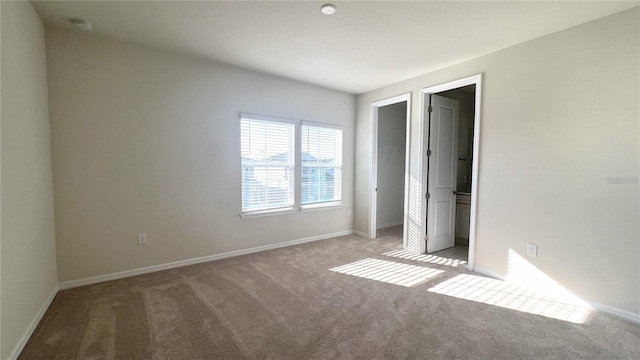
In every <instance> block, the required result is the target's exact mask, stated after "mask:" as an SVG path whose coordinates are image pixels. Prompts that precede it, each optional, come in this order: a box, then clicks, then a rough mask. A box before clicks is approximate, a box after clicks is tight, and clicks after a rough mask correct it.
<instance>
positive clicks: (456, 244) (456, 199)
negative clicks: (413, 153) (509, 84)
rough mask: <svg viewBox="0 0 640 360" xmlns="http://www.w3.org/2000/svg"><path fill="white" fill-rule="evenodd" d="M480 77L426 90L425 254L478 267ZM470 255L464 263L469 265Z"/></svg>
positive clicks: (423, 248) (423, 154)
mask: <svg viewBox="0 0 640 360" xmlns="http://www.w3.org/2000/svg"><path fill="white" fill-rule="evenodd" d="M481 81H482V76H481V75H474V76H470V77H467V78H463V79H459V80H455V81H451V82H448V83H445V84H441V85H436V86H433V87H430V88H426V89H423V90H422V107H423V110H422V122H423V124H425V125H426V126H424V128H423V130H422V131H423V132H422V133H421V139H422V140H423V141H422V144H423V145H422V149H421V152H420V154H421V164H423V167H422V171H423V173H422V188H423V189H426V192H425V193H426V194H425V200H424V201H422V211H421V213H422V214H425V215H426V216H425V218H424V220H425V221H424V222H423V228H422V234H423V236H424V239H425V240H426V242H422V243H421V244H420V245H421V249H420V250H421V252H422V253H429V254H434V255H437V256H442V257H447V258H454V259H457V260H467V265H468V268H469V270H473V267H474V262H475V235H476V231H475V230H476V218H477V199H478V195H477V194H478V181H477V178H478V170H479V166H478V160H479V159H478V157H479V156H478V155H479V149H480V134H479V132H480V113H481V111H480V99H481V90H482V85H481ZM465 255H466V259H465Z"/></svg>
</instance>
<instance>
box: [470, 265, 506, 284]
mask: <svg viewBox="0 0 640 360" xmlns="http://www.w3.org/2000/svg"><path fill="white" fill-rule="evenodd" d="M473 271H475V272H477V273H480V274H482V275H487V276H489V277H492V278H494V279H498V280H502V281H504V279H505V276H503V275H500V274H498V273H495V272H493V271H491V270H489V269H485V268H481V267H479V266H474V267H473Z"/></svg>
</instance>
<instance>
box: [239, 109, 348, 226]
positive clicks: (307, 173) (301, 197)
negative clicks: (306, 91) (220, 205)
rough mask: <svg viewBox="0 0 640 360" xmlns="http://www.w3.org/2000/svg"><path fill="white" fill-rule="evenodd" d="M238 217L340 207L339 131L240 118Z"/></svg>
mask: <svg viewBox="0 0 640 360" xmlns="http://www.w3.org/2000/svg"><path fill="white" fill-rule="evenodd" d="M240 143H241V156H242V157H241V158H242V214H241V215H242V216H243V217H244V216H248V217H250V216H259V215H264V214H280V213H283V212H293V211H298V209H301V210H305V209H309V210H312V209H326V208H329V207H333V206H340V205H341V203H340V202H341V200H342V129H341V127H339V126H335V125H328V124H319V123H310V122H301V121H297V120H290V119H281V118H275V117H268V116H260V115H251V114H241V116H240Z"/></svg>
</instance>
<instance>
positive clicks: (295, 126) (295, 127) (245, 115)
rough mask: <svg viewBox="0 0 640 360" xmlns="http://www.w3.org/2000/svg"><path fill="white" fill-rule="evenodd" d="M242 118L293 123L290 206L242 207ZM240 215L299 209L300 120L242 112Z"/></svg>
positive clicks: (270, 213) (280, 212) (282, 212)
mask: <svg viewBox="0 0 640 360" xmlns="http://www.w3.org/2000/svg"><path fill="white" fill-rule="evenodd" d="M242 120H249V121H251V120H255V121H264V122H272V123H281V124H288V125H293V147H292V148H293V157H294V161H293V169H292V174H293V182H292V186H293V189H292V191H293V204H292V205H290V206H287V205H285V206H278V207H270V208H261V209H256V210H251V209H249V210H244V209H243V208H242V201H243V195H244V194H243V188H244V166H243V163H242ZM239 124H240V217H242V218H250V217H256V216H269V215H278V214H291V213H295V212H297V211H298V209H297V207H296V188H297V184H296V168H297V166H298V159H297V157H296V153H297V151H296V146H297V143H298V139H297V137H298V136H297V132H298V127H299V124H298V121H296V120H294V119H288V118H280V117H275V116H265V115H257V114H250V113H240V121H239Z"/></svg>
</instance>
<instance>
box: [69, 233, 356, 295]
mask: <svg viewBox="0 0 640 360" xmlns="http://www.w3.org/2000/svg"><path fill="white" fill-rule="evenodd" d="M353 233H354V232H353V231H351V230H346V231H340V232H335V233H331V234H324V235H317V236H311V237H307V238H302V239H297V240H291V241H285V242H281V243H277V244H271V245H264V246H257V247H253V248H249V249H242V250H235V251H229V252H226V253H222V254H215V255H209V256H203V257H198V258H193V259H187V260H180V261H174V262H170V263H166V264H159V265H152V266H147V267H143V268H138V269H133V270H126V271H120V272H116V273H111V274H105V275H98V276H92V277H88V278H84V279H78V280H70V281H65V282H61V283H60V284H59V285H58V286H59V288H60V290H65V289H71V288H75V287H79V286H85V285H91V284H97V283H101V282H105V281H111V280H117V279H122V278H127V277H131V276H137V275H142V274H148V273H151V272H156V271H161V270H168V269H174V268H179V267H183V266H189V265H195V264H200V263H204V262H209V261H214V260H220V259H226V258H230V257H234V256H241V255H247V254H252V253H256V252H260V251H267V250H273V249H279V248H283V247H287V246H292V245H299V244H304V243H308V242H312V241H318V240H325V239H330V238H334V237H338V236H345V235H351V234H353Z"/></svg>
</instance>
